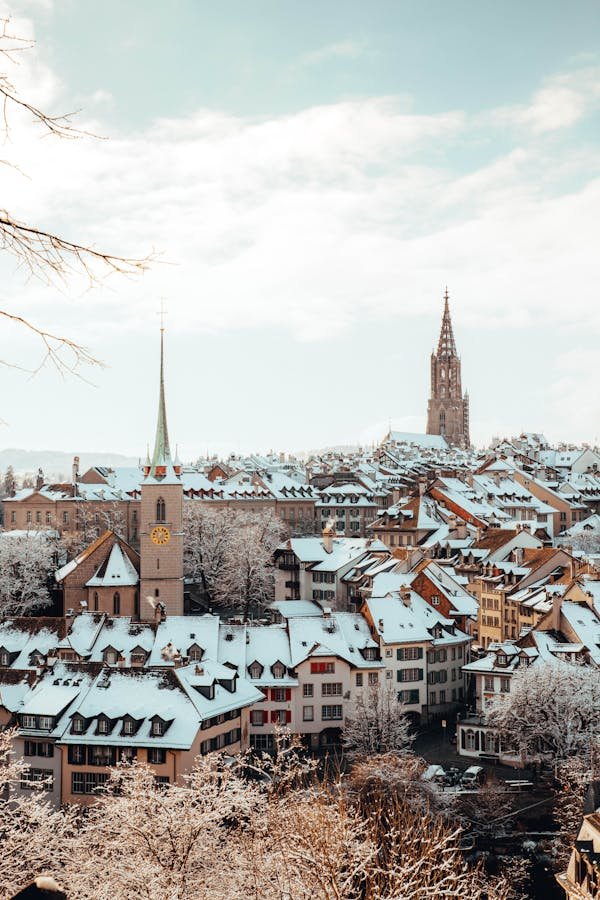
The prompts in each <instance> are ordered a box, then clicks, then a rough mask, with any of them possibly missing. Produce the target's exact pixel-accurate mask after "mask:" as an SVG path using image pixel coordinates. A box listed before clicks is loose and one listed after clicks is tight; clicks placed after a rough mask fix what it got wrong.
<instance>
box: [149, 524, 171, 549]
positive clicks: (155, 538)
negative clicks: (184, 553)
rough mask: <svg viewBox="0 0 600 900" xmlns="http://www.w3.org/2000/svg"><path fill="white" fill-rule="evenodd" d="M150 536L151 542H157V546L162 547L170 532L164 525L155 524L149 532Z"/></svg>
mask: <svg viewBox="0 0 600 900" xmlns="http://www.w3.org/2000/svg"><path fill="white" fill-rule="evenodd" d="M150 538H151V540H152V543H153V544H158V546H159V547H162V546H164V545H165V544H168V543H169V541H170V540H171V532H170V531H169V529H168V528H166V527H165V526H164V525H157V526H156V528H153V529H152V531H151V532H150Z"/></svg>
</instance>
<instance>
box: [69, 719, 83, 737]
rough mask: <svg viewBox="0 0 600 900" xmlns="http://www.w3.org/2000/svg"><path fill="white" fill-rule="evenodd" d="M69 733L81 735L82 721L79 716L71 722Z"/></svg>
mask: <svg viewBox="0 0 600 900" xmlns="http://www.w3.org/2000/svg"><path fill="white" fill-rule="evenodd" d="M71 731H72V732H73V734H83V731H84V721H83V719H82V718H81V716H76V717H75V718H74V719H73V721H72V722H71Z"/></svg>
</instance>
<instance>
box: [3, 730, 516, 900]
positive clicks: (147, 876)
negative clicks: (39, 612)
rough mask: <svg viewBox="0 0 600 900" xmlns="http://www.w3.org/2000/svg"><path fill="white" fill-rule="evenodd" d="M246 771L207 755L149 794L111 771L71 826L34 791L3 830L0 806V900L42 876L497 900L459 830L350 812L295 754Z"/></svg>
mask: <svg viewBox="0 0 600 900" xmlns="http://www.w3.org/2000/svg"><path fill="white" fill-rule="evenodd" d="M3 739H4V740H5V742H6V738H2V737H0V741H1V740H3ZM5 746H7V745H6V743H5ZM5 759H6V755H5ZM0 762H1V760H0ZM248 762H250V761H248ZM11 766H12V767H11ZM18 768H19V767H17V769H18ZM246 768H247V767H246V765H245V764H244V761H243V760H242V762H241V765H240V766H239V767H231V766H228V765H224V764H223V762H222V761H221V760H220V758H219V757H217V756H209V757H205V758H203V759H199V760H198V761H197V766H196V768H195V769H194V771H193V772H192V773H191V774H190V776H189V778H187V779H186V780H185V781H184V782H183V783H181V784H170V785H159V784H157V783H156V780H155V778H154V773H153V772H152V770H151V769H150V768H148V767H147V766H146V765H144V764H138V763H137V762H133V763H132V764H128V763H120V764H119V765H118V766H116V767H115V768H114V769H113V770H112V775H111V778H110V779H109V783H108V787H107V791H106V793H101V794H99V796H98V802H97V803H96V805H94V806H93V807H91V808H89V809H88V810H87V811H86V813H85V814H81V815H80V814H78V813H77V811H74V810H73V809H71V810H64V809H60V810H56V811H52V810H50V809H49V808H48V807H47V806H46V805H45V804H44V802H43V799H42V797H43V795H42V794H41V793H38V792H36V791H33V792H32V793H31V796H30V797H28V798H27V800H25V801H20V800H18V801H17V806H16V807H15V810H16V817H15V818H14V820H13V818H12V816H13V812H12V810H10V809H9V806H8V801H0V802H3V803H4V807H3V809H2V810H1V812H2V813H3V818H2V822H3V825H2V829H0V849H2V850H3V852H2V853H0V897H2V898H5V897H7V896H10V894H11V891H14V890H15V889H17V888H18V887H19V886H21V885H22V884H25V883H27V882H28V881H30V880H31V877H32V876H33V875H37V874H40V873H41V872H44V874H51V875H52V876H53V877H54V878H55V879H56V881H57V882H58V883H59V884H60V885H61V887H62V888H63V889H64V890H66V892H67V896H69V897H72V898H77V900H92V898H93V900H125V898H127V900H164V898H165V897H169V898H172V900H234V898H238V897H245V898H248V900H332V898H333V900H409V898H410V900H438V898H440V897H448V898H450V897H455V898H461V900H476V898H478V900H479V898H482V897H487V898H488V900H508V897H509V893H508V890H507V886H506V885H505V884H503V883H502V882H501V881H493V882H492V881H490V880H489V879H487V878H486V877H485V875H484V873H483V870H482V869H481V867H479V866H469V865H468V864H467V863H466V862H465V860H464V858H463V855H462V852H461V849H460V840H461V833H462V832H461V829H460V827H457V826H455V825H452V824H448V823H447V822H446V821H445V820H444V819H443V818H441V817H439V816H437V815H436V814H435V813H433V812H429V811H427V810H426V809H424V810H421V811H416V810H415V808H414V807H413V806H412V805H410V804H408V803H407V802H406V801H405V799H404V798H403V797H402V796H401V795H397V794H394V793H390V792H389V791H388V792H387V794H386V792H385V791H384V790H383V789H381V790H379V791H378V792H376V794H375V796H376V798H377V799H376V800H375V801H374V800H373V797H371V798H369V802H368V803H363V802H362V798H361V797H358V798H357V797H356V796H355V795H354V793H353V792H352V791H349V790H348V788H347V785H346V781H345V780H344V779H343V778H342V777H339V776H334V777H333V778H332V779H330V780H325V781H324V782H323V781H321V780H319V779H318V778H317V777H316V776H315V770H314V765H313V763H312V762H310V761H309V762H305V761H303V759H302V757H301V755H300V754H299V753H298V752H297V745H295V744H294V742H292V746H291V747H289V748H288V750H287V752H286V753H283V754H282V758H279V757H278V758H277V759H275V761H271V760H261V759H259V760H256V759H254V760H253V768H254V769H257V770H258V771H259V772H262V773H263V776H264V777H263V778H261V779H259V780H254V781H253V780H248V779H247V778H246V777H245V771H246ZM6 771H7V776H6V780H7V781H11V780H12V781H13V782H14V781H15V780H16V779H18V777H19V771H17V770H15V766H14V765H12V764H9V766H8V767H7V770H6ZM28 822H29V823H34V830H33V832H31V831H28V830H27V829H28V827H30V826H28V824H27V823H28Z"/></svg>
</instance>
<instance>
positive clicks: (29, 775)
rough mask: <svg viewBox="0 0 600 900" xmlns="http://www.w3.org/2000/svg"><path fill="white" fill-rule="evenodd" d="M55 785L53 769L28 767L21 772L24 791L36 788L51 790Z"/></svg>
mask: <svg viewBox="0 0 600 900" xmlns="http://www.w3.org/2000/svg"><path fill="white" fill-rule="evenodd" d="M53 785H54V777H53V773H52V769H26V770H25V771H24V772H21V789H22V790H24V791H31V790H33V789H34V788H41V789H42V790H44V791H51V790H52V787H53Z"/></svg>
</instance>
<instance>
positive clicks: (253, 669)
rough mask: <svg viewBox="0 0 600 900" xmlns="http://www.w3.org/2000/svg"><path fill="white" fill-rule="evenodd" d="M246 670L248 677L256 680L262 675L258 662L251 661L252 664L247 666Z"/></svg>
mask: <svg viewBox="0 0 600 900" xmlns="http://www.w3.org/2000/svg"><path fill="white" fill-rule="evenodd" d="M248 672H249V673H250V678H253V679H254V680H256V679H257V678H260V676H261V675H262V666H261V665H260V663H252V665H251V666H250V667H249V668H248Z"/></svg>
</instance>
